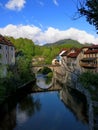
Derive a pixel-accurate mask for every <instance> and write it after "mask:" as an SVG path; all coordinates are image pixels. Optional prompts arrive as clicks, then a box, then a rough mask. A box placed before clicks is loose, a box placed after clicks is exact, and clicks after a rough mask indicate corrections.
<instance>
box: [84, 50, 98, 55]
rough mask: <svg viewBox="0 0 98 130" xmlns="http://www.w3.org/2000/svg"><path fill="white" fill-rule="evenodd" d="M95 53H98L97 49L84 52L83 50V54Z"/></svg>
mask: <svg viewBox="0 0 98 130" xmlns="http://www.w3.org/2000/svg"><path fill="white" fill-rule="evenodd" d="M95 53H98V49H94V50H87V51H86V52H84V54H95Z"/></svg>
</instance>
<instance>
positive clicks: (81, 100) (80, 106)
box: [60, 87, 88, 124]
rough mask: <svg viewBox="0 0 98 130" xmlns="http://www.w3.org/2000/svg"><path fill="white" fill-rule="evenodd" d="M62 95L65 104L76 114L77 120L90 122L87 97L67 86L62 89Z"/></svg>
mask: <svg viewBox="0 0 98 130" xmlns="http://www.w3.org/2000/svg"><path fill="white" fill-rule="evenodd" d="M60 97H61V99H62V101H63V102H64V104H65V106H66V107H68V109H69V110H71V112H72V113H73V114H74V115H75V117H76V119H77V120H80V121H82V122H83V123H85V124H87V123H88V116H87V101H86V97H85V96H84V95H83V94H81V93H80V92H78V91H76V90H74V89H72V88H68V87H66V89H62V90H61V91H60Z"/></svg>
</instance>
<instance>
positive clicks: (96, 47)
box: [89, 45, 98, 49]
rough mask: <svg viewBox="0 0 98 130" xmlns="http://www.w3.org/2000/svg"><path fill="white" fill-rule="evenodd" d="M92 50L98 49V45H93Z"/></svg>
mask: <svg viewBox="0 0 98 130" xmlns="http://www.w3.org/2000/svg"><path fill="white" fill-rule="evenodd" d="M89 48H90V49H98V45H92V46H90V47H89Z"/></svg>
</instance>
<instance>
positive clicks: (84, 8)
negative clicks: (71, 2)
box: [78, 0, 98, 30]
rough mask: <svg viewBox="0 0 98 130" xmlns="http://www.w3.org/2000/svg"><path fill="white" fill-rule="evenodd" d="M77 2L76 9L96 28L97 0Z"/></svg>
mask: <svg viewBox="0 0 98 130" xmlns="http://www.w3.org/2000/svg"><path fill="white" fill-rule="evenodd" d="M81 3H82V0H81V2H79V6H80V7H78V11H79V13H80V14H81V15H82V16H86V19H87V21H88V22H89V23H90V24H92V25H94V26H95V28H96V30H98V0H86V1H85V3H83V4H81Z"/></svg>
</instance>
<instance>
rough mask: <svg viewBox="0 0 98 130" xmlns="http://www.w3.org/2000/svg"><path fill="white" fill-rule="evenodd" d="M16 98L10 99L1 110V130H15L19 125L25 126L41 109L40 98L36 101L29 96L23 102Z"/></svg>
mask: <svg viewBox="0 0 98 130" xmlns="http://www.w3.org/2000/svg"><path fill="white" fill-rule="evenodd" d="M16 98H17V97H13V99H12V98H11V99H9V100H8V101H7V102H6V103H5V104H4V106H2V108H1V109H0V130H14V128H15V127H16V126H17V123H18V124H23V123H24V122H26V121H27V120H28V119H29V118H30V117H31V116H33V115H34V114H35V113H36V112H37V111H40V109H41V103H40V99H38V98H37V99H36V100H35V99H34V98H33V97H32V96H31V95H27V96H25V97H24V98H23V99H21V100H20V98H19V100H20V101H19V102H18V98H17V100H16ZM15 101H16V102H15ZM17 110H18V111H17Z"/></svg>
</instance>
